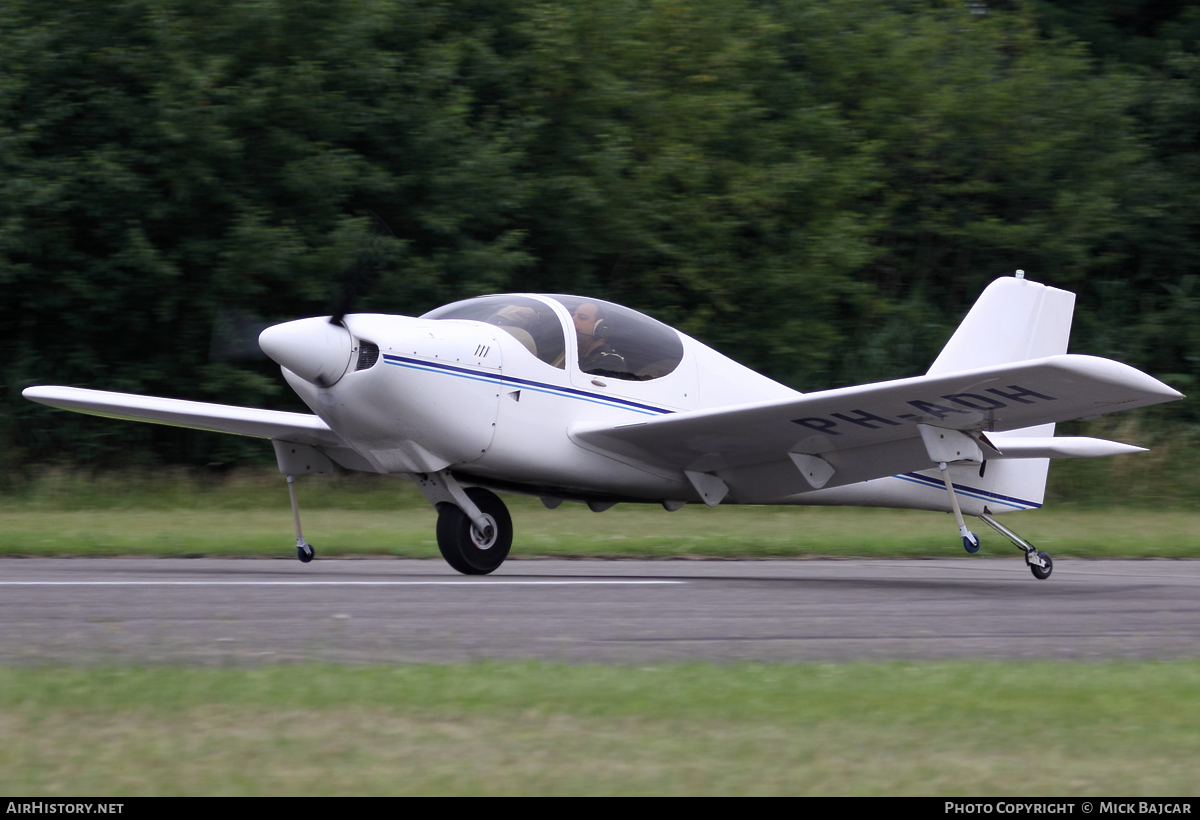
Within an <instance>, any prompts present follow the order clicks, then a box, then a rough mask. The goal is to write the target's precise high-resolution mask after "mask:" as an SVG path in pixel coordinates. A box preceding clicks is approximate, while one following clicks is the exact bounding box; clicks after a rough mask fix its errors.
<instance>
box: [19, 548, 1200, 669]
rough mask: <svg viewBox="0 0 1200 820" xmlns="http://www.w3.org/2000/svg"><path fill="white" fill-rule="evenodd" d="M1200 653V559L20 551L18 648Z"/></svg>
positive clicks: (461, 654) (282, 655)
mask: <svg viewBox="0 0 1200 820" xmlns="http://www.w3.org/2000/svg"><path fill="white" fill-rule="evenodd" d="M1197 657H1200V562H1193V561H1085V560H1070V559H1062V560H1059V561H1057V562H1056V564H1055V567H1054V575H1053V576H1052V577H1051V578H1050V579H1049V580H1047V581H1037V580H1035V579H1034V578H1033V576H1032V575H1031V574H1030V572H1029V570H1028V569H1027V568H1026V567H1025V565H1024V563H1023V562H1022V561H1021V560H1020V559H1019V558H1018V559H1015V560H998V559H973V558H961V559H946V560H811V561H633V560H624V561H622V560H616V561H597V560H583V561H557V560H555V561H534V560H525V561H521V560H513V561H509V562H508V563H506V564H505V565H504V566H503V567H502V568H501V569H500V570H499V571H498V572H497V573H495V574H494V575H492V576H489V577H485V578H466V577H463V576H460V575H457V574H456V573H454V572H453V571H452V570H450V569H449V568H448V567H446V566H445V565H444V564H443V563H442V562H441V561H432V560H431V561H415V560H394V559H392V560H388V559H383V560H375V559H372V560H321V559H318V560H317V561H315V562H313V563H312V564H309V565H302V564H300V563H299V562H297V561H295V560H291V561H285V560H261V559H260V560H254V559H171V558H167V559H164V558H149V559H140V558H139V559H134V558H119V559H88V558H68V559H0V663H5V664H21V665H29V664H41V663H49V662H68V663H73V664H78V663H81V664H102V665H123V664H161V663H182V664H192V665H199V666H249V665H255V664H261V663H280V662H293V661H324V662H333V663H381V662H429V661H434V662H449V661H454V662H457V661H469V660H479V659H512V658H536V659H542V660H551V661H566V662H572V663H577V662H605V663H609V662H616V663H641V662H652V661H653V662H677V661H693V660H696V661H720V662H728V661H748V660H755V661H851V660H891V659H911V660H926V659H948V658H982V659H1018V658H1019V659H1034V658H1041V659H1061V658H1070V659H1083V660H1088V659H1091V660H1102V659H1105V660H1106V659H1117V658H1127V659H1166V658H1197Z"/></svg>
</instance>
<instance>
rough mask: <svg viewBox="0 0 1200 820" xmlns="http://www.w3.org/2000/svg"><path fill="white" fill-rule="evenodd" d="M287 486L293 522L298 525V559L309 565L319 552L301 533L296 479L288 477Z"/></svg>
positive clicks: (291, 476)
mask: <svg viewBox="0 0 1200 820" xmlns="http://www.w3.org/2000/svg"><path fill="white" fill-rule="evenodd" d="M287 485H288V496H289V497H290V498H291V499H292V521H294V522H295V523H296V557H297V558H299V559H300V563H302V564H307V563H308V562H309V561H311V560H312V559H313V558H316V557H317V551H316V550H315V549H313V546H312V544H310V543H308V542H307V541H305V540H304V533H302V532H301V531H300V505H299V504H298V503H296V477H295V476H294V475H290V476H288V477H287Z"/></svg>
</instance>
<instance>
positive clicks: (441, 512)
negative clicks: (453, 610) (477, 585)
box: [437, 487, 513, 575]
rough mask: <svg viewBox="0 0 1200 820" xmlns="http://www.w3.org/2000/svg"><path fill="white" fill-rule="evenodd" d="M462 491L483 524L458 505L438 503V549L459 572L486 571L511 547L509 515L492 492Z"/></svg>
mask: <svg viewBox="0 0 1200 820" xmlns="http://www.w3.org/2000/svg"><path fill="white" fill-rule="evenodd" d="M465 492H466V495H467V497H468V498H470V500H471V504H472V506H474V507H475V508H476V512H478V513H479V515H480V516H481V517H482V518H483V520H484V521H485V522H486V523H485V526H484V527H483V528H482V529H481V528H480V527H479V526H478V525H476V524H475V522H474V521H472V520H471V517H470V516H469V515H468V514H467V513H466V511H464V510H463V509H462V508H461V507H458V506H455V505H454V504H449V503H443V504H439V505H438V523H437V541H438V549H440V550H441V552H442V557H443V558H445V559H446V563H447V564H449V565H450V566H451V567H453V568H454V569H456V570H458V571H459V572H461V573H462V574H463V575H487V574H488V573H490V572H492V571H493V570H495V569H496V568H497V567H499V566H500V565H501V564H502V563H504V559H505V558H507V557H508V551H509V550H510V549H511V548H512V537H513V527H512V518H511V517H509V514H508V508H507V507H505V506H504V502H503V501H501V500H500V498H499V497H498V496H496V494H495V493H492V492H490V491H488V490H485V489H483V488H482V487H470V488H468V489H467V490H466V491H465Z"/></svg>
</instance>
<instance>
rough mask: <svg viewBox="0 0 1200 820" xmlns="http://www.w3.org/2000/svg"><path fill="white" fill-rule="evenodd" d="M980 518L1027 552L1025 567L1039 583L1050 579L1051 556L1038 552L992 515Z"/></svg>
mask: <svg viewBox="0 0 1200 820" xmlns="http://www.w3.org/2000/svg"><path fill="white" fill-rule="evenodd" d="M979 518H980V519H981V520H982V521H983V523H985V524H987V525H988V526H989V527H991V528H992V529H994V530H995V531H996V532H998V533H1000V534H1001V535H1003V536H1004V537H1005V538H1007V539H1008V540H1009V541H1012V542H1013V543H1014V544H1016V545H1017V546H1018V547H1020V548H1021V549H1022V550H1023V551H1024V552H1025V565H1026V566H1027V567H1029V571H1030V572H1032V573H1033V577H1034V578H1037V579H1038V580H1039V581H1045V580H1046V579H1047V578H1049V577H1050V573H1051V572H1053V571H1054V561H1052V560H1051V559H1050V556H1049V555H1047V554H1046V553H1044V552H1038V550H1037V547H1035V546H1034V545H1033V544H1030V543H1029V542H1028V541H1026V540H1025V539H1024V538H1022V537H1021V536H1019V535H1017V534H1016V533H1015V532H1013V531H1012V530H1010V529H1009V528H1008V527H1006V526H1004V525H1003V524H1001V523H1000V522H999V521H997V520H996V519H994V518H992V517H991V516H990V515H987V514H984V515H981V516H979Z"/></svg>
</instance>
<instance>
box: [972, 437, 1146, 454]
mask: <svg viewBox="0 0 1200 820" xmlns="http://www.w3.org/2000/svg"><path fill="white" fill-rule="evenodd" d="M995 444H996V446H997V447H998V448H1000V453H999V455H992V456H991V458H1100V457H1102V456H1121V455H1125V454H1127V453H1144V452H1146V448H1145V447H1136V446H1134V445H1132V444H1122V443H1121V442H1119V441H1107V440H1105V439H1102V438H1086V437H1083V436H1058V437H1052V438H998V439H996V441H995Z"/></svg>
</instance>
